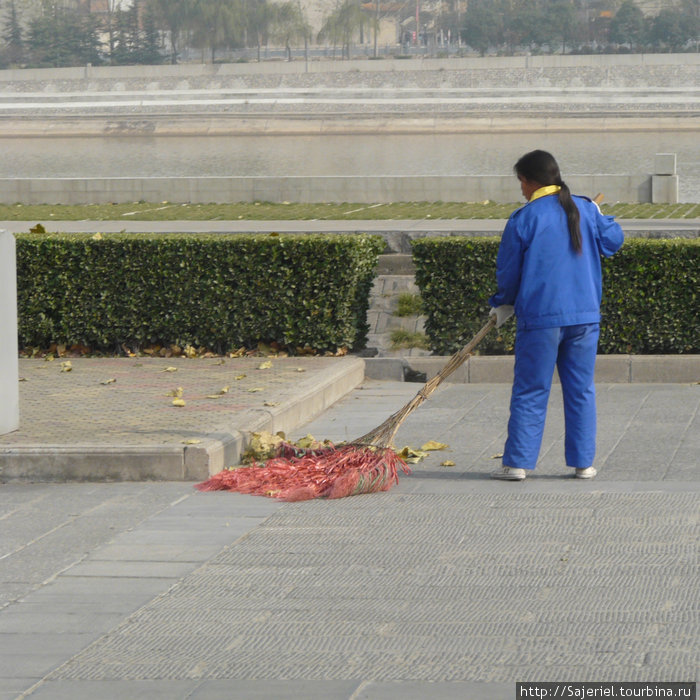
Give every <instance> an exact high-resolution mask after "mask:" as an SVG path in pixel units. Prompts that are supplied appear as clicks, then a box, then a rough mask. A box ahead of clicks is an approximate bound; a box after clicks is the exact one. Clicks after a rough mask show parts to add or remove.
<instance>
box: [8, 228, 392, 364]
mask: <svg viewBox="0 0 700 700" xmlns="http://www.w3.org/2000/svg"><path fill="white" fill-rule="evenodd" d="M383 249H384V242H383V240H382V239H381V238H380V237H379V236H367V235H353V236H343V235H313V234H309V235H282V236H279V235H276V234H272V235H195V234H110V235H107V234H106V235H103V236H101V237H100V236H99V235H98V236H92V235H89V234H63V235H59V234H21V235H18V236H17V297H18V314H19V321H18V325H19V342H20V347H24V346H37V345H38V346H41V347H46V346H47V345H49V344H50V343H52V342H56V343H65V344H74V343H79V344H83V345H87V346H89V347H92V348H95V349H103V350H114V349H115V348H118V347H119V346H120V345H121V344H122V343H126V344H127V345H130V346H136V347H142V346H144V345H151V344H161V345H168V344H178V345H187V344H191V345H194V346H205V347H208V348H210V349H213V350H216V351H224V350H227V349H230V348H237V347H240V346H246V347H254V346H255V345H256V344H257V343H258V342H260V341H263V342H267V343H270V342H273V341H276V342H278V343H279V344H280V345H283V346H285V347H288V348H290V349H292V350H293V349H294V348H295V347H298V346H301V347H305V346H310V347H311V348H313V349H315V350H318V351H332V352H335V351H337V350H338V349H340V348H343V347H347V348H361V347H363V346H364V344H365V342H366V336H367V331H368V325H367V321H366V316H367V308H368V306H369V292H370V288H371V285H372V280H373V276H374V268H375V266H376V263H377V256H378V254H379V253H380V252H381V251H382V250H383Z"/></svg>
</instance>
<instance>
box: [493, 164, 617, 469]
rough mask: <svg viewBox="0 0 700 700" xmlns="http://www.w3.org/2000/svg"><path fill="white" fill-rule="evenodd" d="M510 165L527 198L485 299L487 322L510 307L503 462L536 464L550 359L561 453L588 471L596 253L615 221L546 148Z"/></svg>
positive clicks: (607, 246)
mask: <svg viewBox="0 0 700 700" xmlns="http://www.w3.org/2000/svg"><path fill="white" fill-rule="evenodd" d="M515 173H516V175H517V176H518V180H520V186H521V189H522V193H523V196H524V197H525V199H526V200H527V204H526V205H525V206H523V207H522V208H520V209H518V210H517V211H516V212H514V213H513V214H512V215H511V217H510V219H509V220H508V223H507V225H506V227H505V230H504V231H503V237H502V239H501V244H500V248H499V251H498V262H497V271H496V277H497V282H498V291H497V292H496V294H494V295H493V296H492V297H491V298H490V299H489V304H490V305H491V306H492V309H491V312H490V315H495V316H496V327H499V326H501V325H502V324H503V323H504V322H505V321H506V320H507V319H508V318H510V316H512V315H513V313H515V316H516V320H517V332H516V339H515V373H514V379H513V390H512V396H511V402H510V419H509V421H508V437H507V440H506V445H505V448H504V451H503V462H502V466H501V467H500V468H499V469H498V470H497V471H495V472H493V473H492V474H491V476H492V477H493V478H495V479H508V480H514V481H519V480H522V479H524V478H525V476H526V474H527V472H528V471H531V470H533V469H534V468H535V465H536V464H537V457H538V455H539V451H540V445H541V443H542V433H543V431H544V423H545V416H546V412H547V401H548V399H549V392H550V388H551V384H552V376H553V374H554V367H555V365H556V367H557V369H558V371H559V379H560V381H561V387H562V393H563V396H564V419H565V427H566V438H565V457H566V464H567V466H569V467H571V468H572V469H574V470H575V471H574V472H573V474H574V476H576V477H578V478H581V479H591V478H593V477H594V476H595V475H596V469H595V467H593V458H594V456H595V440H596V405H595V386H594V381H593V373H594V367H595V360H596V352H597V347H598V335H599V331H600V301H601V296H602V282H601V277H602V275H601V265H600V256H601V255H603V256H605V257H608V256H610V255H612V254H613V253H615V252H616V251H617V250H618V249H619V248H620V246H621V245H622V242H623V239H624V236H623V233H622V229H621V228H620V226H619V224H617V223H616V222H615V221H614V219H613V218H612V217H611V216H603V215H602V214H601V212H600V209H599V208H598V205H597V204H595V203H594V202H592V201H591V200H589V199H587V198H586V197H578V196H572V195H571V192H570V191H569V188H568V187H567V186H566V184H565V183H564V181H563V180H562V179H561V174H560V172H559V166H558V165H557V162H556V160H555V159H554V157H553V156H552V155H551V154H549V153H547V152H546V151H539V150H538V151H532V152H530V153H526V154H525V155H524V156H523V157H522V158H521V159H520V160H519V161H518V162H517V163H516V164H515Z"/></svg>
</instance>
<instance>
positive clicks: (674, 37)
mask: <svg viewBox="0 0 700 700" xmlns="http://www.w3.org/2000/svg"><path fill="white" fill-rule="evenodd" d="M649 41H650V43H651V44H652V46H654V48H656V49H665V50H667V51H669V50H670V51H680V50H682V49H683V48H684V47H685V45H686V44H688V43H689V42H693V41H694V42H695V43H696V45H697V41H698V19H697V17H694V16H693V15H692V14H687V13H685V12H683V11H679V10H672V9H669V8H666V9H664V10H661V12H659V14H658V15H657V16H656V17H655V18H654V19H653V20H652V22H651V27H650V29H649Z"/></svg>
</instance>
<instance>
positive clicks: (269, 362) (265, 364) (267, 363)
mask: <svg viewBox="0 0 700 700" xmlns="http://www.w3.org/2000/svg"><path fill="white" fill-rule="evenodd" d="M270 367H272V360H266V361H265V362H263V363H262V364H260V365H258V369H270Z"/></svg>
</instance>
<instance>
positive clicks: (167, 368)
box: [161, 367, 177, 372]
mask: <svg viewBox="0 0 700 700" xmlns="http://www.w3.org/2000/svg"><path fill="white" fill-rule="evenodd" d="M161 372H177V367H166V368H165V369H162V370H161Z"/></svg>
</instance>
